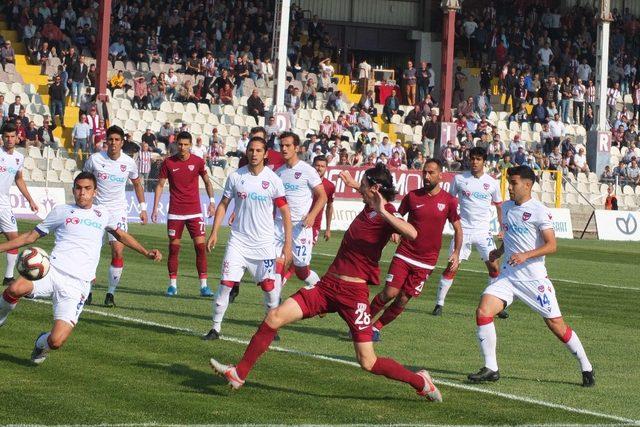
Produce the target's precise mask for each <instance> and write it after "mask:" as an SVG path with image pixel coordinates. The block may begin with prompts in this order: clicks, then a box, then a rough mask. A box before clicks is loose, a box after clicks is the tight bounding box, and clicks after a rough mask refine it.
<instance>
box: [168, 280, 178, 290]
mask: <svg viewBox="0 0 640 427" xmlns="http://www.w3.org/2000/svg"><path fill="white" fill-rule="evenodd" d="M169 286H174V287H176V288H177V287H178V279H169Z"/></svg>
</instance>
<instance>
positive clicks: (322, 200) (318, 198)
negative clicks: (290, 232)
mask: <svg viewBox="0 0 640 427" xmlns="http://www.w3.org/2000/svg"><path fill="white" fill-rule="evenodd" d="M313 198H314V200H315V203H314V204H313V206H311V209H310V210H309V213H308V214H307V216H306V217H305V219H304V226H305V227H307V228H311V227H313V222H314V221H315V219H316V217H317V216H318V215H319V214H320V212H322V208H324V205H325V204H326V203H327V193H326V192H325V191H324V186H323V185H322V181H321V182H320V184H318V185H316V186H315V187H314V188H313ZM327 224H328V223H327Z"/></svg>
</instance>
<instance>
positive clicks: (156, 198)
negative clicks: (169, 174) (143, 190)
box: [151, 178, 167, 222]
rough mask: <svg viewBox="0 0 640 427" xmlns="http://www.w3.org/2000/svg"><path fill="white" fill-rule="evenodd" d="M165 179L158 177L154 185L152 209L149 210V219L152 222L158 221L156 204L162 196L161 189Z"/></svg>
mask: <svg viewBox="0 0 640 427" xmlns="http://www.w3.org/2000/svg"><path fill="white" fill-rule="evenodd" d="M166 181H167V179H166V178H160V179H158V184H157V185H156V192H155V195H154V198H153V210H152V211H151V221H153V222H158V204H159V203H160V198H162V191H163V190H164V183H165V182H166Z"/></svg>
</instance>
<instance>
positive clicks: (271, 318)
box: [209, 298, 303, 389]
mask: <svg viewBox="0 0 640 427" xmlns="http://www.w3.org/2000/svg"><path fill="white" fill-rule="evenodd" d="M302 317H303V313H302V309H301V308H300V306H299V305H298V303H297V302H296V301H295V300H294V299H293V298H287V300H285V302H283V303H282V304H281V305H280V306H278V307H277V308H276V309H274V310H271V311H269V313H267V317H266V318H265V319H264V321H263V322H262V323H261V324H260V326H259V327H258V330H257V331H256V333H255V334H254V335H253V337H252V338H251V341H250V342H249V345H248V346H247V348H246V350H245V351H244V355H243V356H242V359H240V362H238V364H237V365H236V366H233V365H225V364H222V363H220V362H218V361H217V360H215V359H211V360H210V361H209V364H210V365H211V368H212V369H213V370H214V371H215V373H216V374H218V375H220V376H223V377H225V378H226V379H227V381H228V382H229V385H230V386H231V387H232V388H233V389H238V388H240V387H242V385H243V384H244V381H245V379H246V378H247V376H248V375H249V372H251V369H252V368H253V366H254V365H255V364H256V362H257V361H258V359H259V358H260V357H261V356H262V355H263V354H264V353H265V352H266V351H267V350H268V349H269V345H270V344H271V343H272V342H273V339H274V337H275V336H276V334H277V333H278V329H280V328H281V327H283V326H285V325H288V324H290V323H293V322H297V321H298V320H301V319H302Z"/></svg>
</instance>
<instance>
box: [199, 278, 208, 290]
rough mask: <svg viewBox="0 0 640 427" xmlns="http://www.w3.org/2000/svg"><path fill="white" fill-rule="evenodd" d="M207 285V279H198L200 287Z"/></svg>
mask: <svg viewBox="0 0 640 427" xmlns="http://www.w3.org/2000/svg"><path fill="white" fill-rule="evenodd" d="M207 286H208V285H207V279H206V278H204V279H200V289H202V288H206V287H207Z"/></svg>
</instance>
